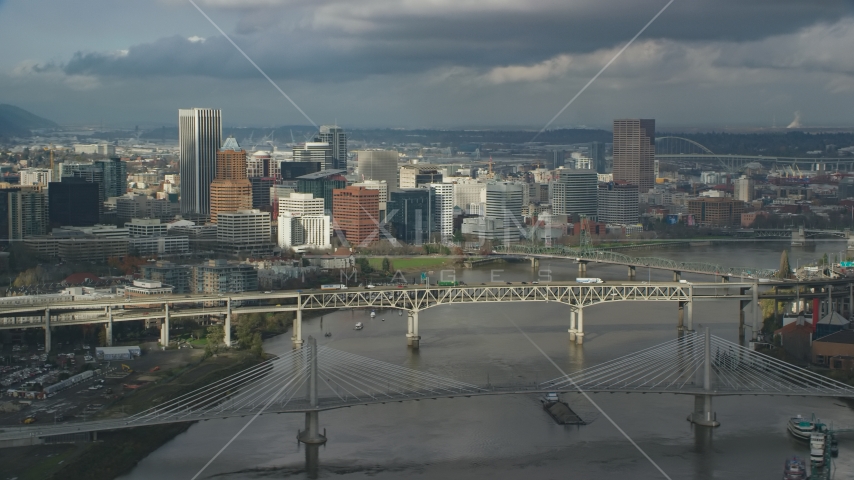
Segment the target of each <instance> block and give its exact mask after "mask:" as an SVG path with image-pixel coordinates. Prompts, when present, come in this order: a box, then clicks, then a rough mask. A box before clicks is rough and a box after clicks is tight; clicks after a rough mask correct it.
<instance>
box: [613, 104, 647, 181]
mask: <svg viewBox="0 0 854 480" xmlns="http://www.w3.org/2000/svg"><path fill="white" fill-rule="evenodd" d="M614 181H625V182H628V183H630V184H632V185H637V186H638V192H639V193H647V192H649V189H650V188H652V187H653V186H655V120H653V119H620V120H614Z"/></svg>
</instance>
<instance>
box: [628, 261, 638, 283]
mask: <svg viewBox="0 0 854 480" xmlns="http://www.w3.org/2000/svg"><path fill="white" fill-rule="evenodd" d="M636 277H637V268H635V266H634V265H629V280H634V279H635V278H636Z"/></svg>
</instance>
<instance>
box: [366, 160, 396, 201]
mask: <svg viewBox="0 0 854 480" xmlns="http://www.w3.org/2000/svg"><path fill="white" fill-rule="evenodd" d="M356 158H357V159H358V167H359V176H360V177H361V178H362V180H363V181H367V180H377V181H385V183H386V185H388V192H387V193H391V192H396V191H397V189H398V188H399V187H398V182H399V177H398V173H397V159H398V154H397V151H395V150H359V151H357V152H356ZM382 201H383V200H380V202H382Z"/></svg>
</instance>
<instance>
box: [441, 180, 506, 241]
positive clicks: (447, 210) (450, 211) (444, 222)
mask: <svg viewBox="0 0 854 480" xmlns="http://www.w3.org/2000/svg"><path fill="white" fill-rule="evenodd" d="M427 187H428V188H429V189H430V193H431V195H432V196H433V211H432V212H431V216H432V217H433V232H432V233H433V234H435V235H438V236H439V241H441V242H445V241H450V239H451V237H453V236H454V185H453V184H452V183H430V184H428V185H427ZM520 208H521V207H520ZM430 240H431V241H432V240H433V239H430Z"/></svg>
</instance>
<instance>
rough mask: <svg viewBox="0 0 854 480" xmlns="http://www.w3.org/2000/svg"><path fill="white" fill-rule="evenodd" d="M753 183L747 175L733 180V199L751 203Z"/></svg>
mask: <svg viewBox="0 0 854 480" xmlns="http://www.w3.org/2000/svg"><path fill="white" fill-rule="evenodd" d="M753 190H754V182H753V179H752V178H750V177H748V176H747V175H742V176H741V178H737V179H736V180H735V198H736V200H741V201H742V202H748V203H750V202H752V201H753Z"/></svg>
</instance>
